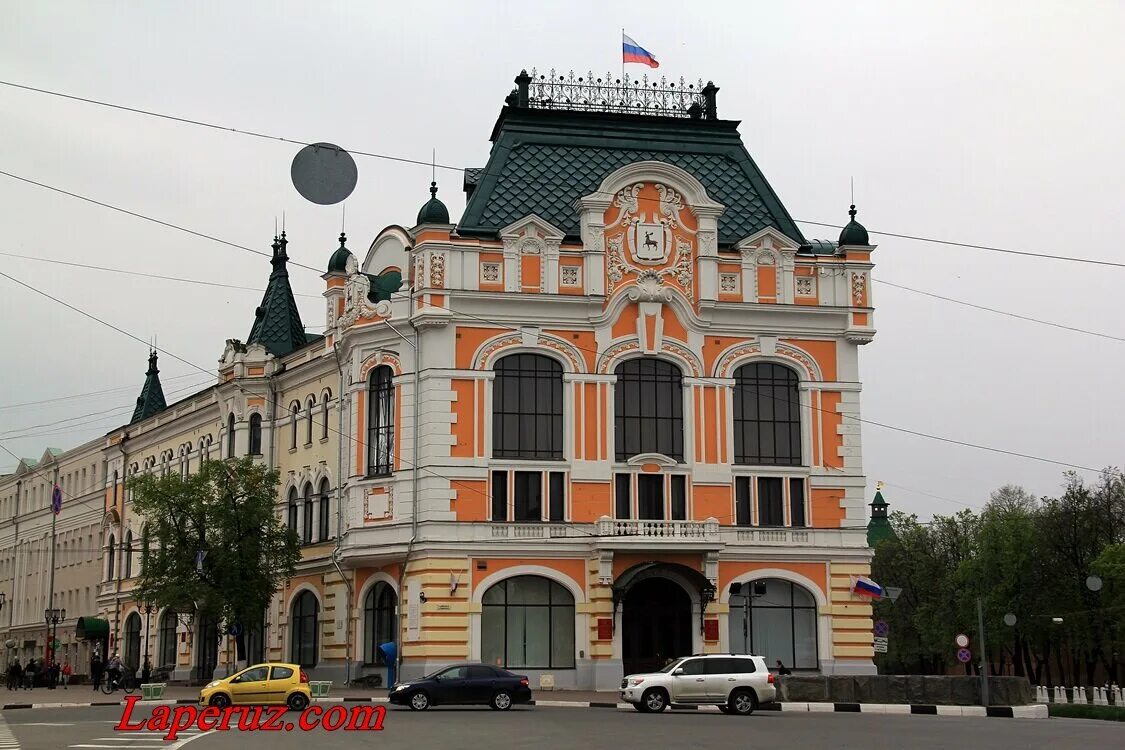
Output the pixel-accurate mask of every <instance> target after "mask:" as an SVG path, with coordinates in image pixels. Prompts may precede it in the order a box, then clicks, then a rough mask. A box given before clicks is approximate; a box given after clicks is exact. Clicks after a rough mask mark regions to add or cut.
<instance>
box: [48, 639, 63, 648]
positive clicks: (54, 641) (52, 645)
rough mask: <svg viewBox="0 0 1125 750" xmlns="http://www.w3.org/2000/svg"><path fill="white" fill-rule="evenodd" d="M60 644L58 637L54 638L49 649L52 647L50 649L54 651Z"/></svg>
mask: <svg viewBox="0 0 1125 750" xmlns="http://www.w3.org/2000/svg"><path fill="white" fill-rule="evenodd" d="M61 645H62V641H60V640H59V639H58V638H56V639H55V640H53V641H51V649H52V650H56V651H57V650H58V648H59V646H61Z"/></svg>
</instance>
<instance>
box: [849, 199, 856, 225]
mask: <svg viewBox="0 0 1125 750" xmlns="http://www.w3.org/2000/svg"><path fill="white" fill-rule="evenodd" d="M848 216H850V217H852V221H855V204H854V203H853V204H852V207H851V208H850V209H849V210H848Z"/></svg>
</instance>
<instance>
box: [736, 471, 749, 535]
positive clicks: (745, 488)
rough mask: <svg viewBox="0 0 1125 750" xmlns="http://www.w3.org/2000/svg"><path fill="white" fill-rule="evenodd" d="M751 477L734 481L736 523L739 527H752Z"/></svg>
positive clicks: (737, 478) (738, 478)
mask: <svg viewBox="0 0 1125 750" xmlns="http://www.w3.org/2000/svg"><path fill="white" fill-rule="evenodd" d="M750 502H751V498H750V477H736V478H735V480H734V522H735V523H736V524H738V525H739V526H749V525H750Z"/></svg>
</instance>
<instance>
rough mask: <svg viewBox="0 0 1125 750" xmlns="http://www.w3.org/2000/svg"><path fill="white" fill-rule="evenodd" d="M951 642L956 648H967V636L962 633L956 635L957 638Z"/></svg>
mask: <svg viewBox="0 0 1125 750" xmlns="http://www.w3.org/2000/svg"><path fill="white" fill-rule="evenodd" d="M953 642H954V643H956V644H957V648H968V646H969V636H967V635H965V634H964V633H958V634H957V637H956V638H954V639H953Z"/></svg>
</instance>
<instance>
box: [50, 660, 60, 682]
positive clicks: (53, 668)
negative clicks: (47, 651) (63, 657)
mask: <svg viewBox="0 0 1125 750" xmlns="http://www.w3.org/2000/svg"><path fill="white" fill-rule="evenodd" d="M59 671H60V669H59V663H58V662H57V661H55V660H54V659H52V660H51V665H50V666H49V667H47V689H48V690H54V689H55V687H56V686H57V685H58V684H59Z"/></svg>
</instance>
